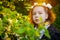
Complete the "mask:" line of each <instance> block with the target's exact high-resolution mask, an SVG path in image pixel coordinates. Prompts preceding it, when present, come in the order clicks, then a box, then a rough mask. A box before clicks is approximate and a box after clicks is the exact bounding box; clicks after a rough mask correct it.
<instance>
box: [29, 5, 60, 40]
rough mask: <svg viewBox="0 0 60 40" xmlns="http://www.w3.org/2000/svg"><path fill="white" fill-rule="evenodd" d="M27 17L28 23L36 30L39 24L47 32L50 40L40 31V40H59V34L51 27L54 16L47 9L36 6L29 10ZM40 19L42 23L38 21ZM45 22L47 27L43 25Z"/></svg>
mask: <svg viewBox="0 0 60 40" xmlns="http://www.w3.org/2000/svg"><path fill="white" fill-rule="evenodd" d="M29 15H30V22H31V23H33V24H34V27H35V28H38V25H39V24H43V25H44V26H45V27H46V29H47V30H48V31H49V34H50V36H51V39H49V38H47V37H46V36H45V35H44V31H42V34H41V36H40V39H41V40H43V39H44V40H60V33H59V32H58V31H57V30H56V29H55V28H54V26H53V25H52V23H53V22H54V21H55V18H56V17H55V14H54V13H53V12H52V11H51V10H50V9H49V8H48V7H45V6H39V5H36V6H34V7H33V8H32V9H31V10H30V13H29ZM40 17H41V18H42V21H40ZM46 22H48V24H47V25H45V23H46Z"/></svg>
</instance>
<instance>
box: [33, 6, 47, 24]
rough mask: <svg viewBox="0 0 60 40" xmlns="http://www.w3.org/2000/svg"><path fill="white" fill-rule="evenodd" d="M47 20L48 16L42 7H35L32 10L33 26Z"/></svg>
mask: <svg viewBox="0 0 60 40" xmlns="http://www.w3.org/2000/svg"><path fill="white" fill-rule="evenodd" d="M47 18H48V14H47V13H46V11H45V10H44V8H43V7H40V6H39V7H35V8H34V9H33V21H34V23H35V24H40V23H44V22H45V21H46V19H47Z"/></svg>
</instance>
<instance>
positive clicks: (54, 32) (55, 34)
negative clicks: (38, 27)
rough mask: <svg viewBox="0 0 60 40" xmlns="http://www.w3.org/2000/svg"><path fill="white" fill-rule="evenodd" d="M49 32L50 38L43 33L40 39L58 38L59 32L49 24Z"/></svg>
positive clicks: (54, 39) (59, 38)
mask: <svg viewBox="0 0 60 40" xmlns="http://www.w3.org/2000/svg"><path fill="white" fill-rule="evenodd" d="M48 31H49V34H50V36H51V38H50V39H49V38H47V37H46V36H45V35H43V37H42V39H41V40H60V32H59V31H57V30H56V28H54V26H53V25H51V26H50V27H49V28H48Z"/></svg>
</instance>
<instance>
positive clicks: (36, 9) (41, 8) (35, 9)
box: [33, 6, 45, 12]
mask: <svg viewBox="0 0 60 40" xmlns="http://www.w3.org/2000/svg"><path fill="white" fill-rule="evenodd" d="M38 11H40V12H44V11H45V10H44V8H43V7H41V6H38V7H35V8H34V9H33V12H38Z"/></svg>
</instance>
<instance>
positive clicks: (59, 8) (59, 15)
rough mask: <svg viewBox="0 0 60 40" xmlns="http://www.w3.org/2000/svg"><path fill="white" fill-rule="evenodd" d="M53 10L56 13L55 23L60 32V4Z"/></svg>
mask: <svg viewBox="0 0 60 40" xmlns="http://www.w3.org/2000/svg"><path fill="white" fill-rule="evenodd" d="M52 10H53V11H54V12H55V13H56V21H55V23H54V25H55V26H57V28H58V29H59V30H60V20H59V19H60V4H58V5H56V6H55V7H53V8H52Z"/></svg>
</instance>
